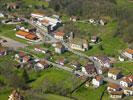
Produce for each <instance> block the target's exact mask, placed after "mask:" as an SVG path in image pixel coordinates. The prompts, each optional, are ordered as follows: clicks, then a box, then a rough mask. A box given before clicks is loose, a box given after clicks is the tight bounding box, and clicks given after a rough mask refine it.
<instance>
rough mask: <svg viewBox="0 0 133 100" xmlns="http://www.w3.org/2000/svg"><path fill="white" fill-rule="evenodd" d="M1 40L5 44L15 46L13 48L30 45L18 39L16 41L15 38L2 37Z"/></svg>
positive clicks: (10, 46)
mask: <svg viewBox="0 0 133 100" xmlns="http://www.w3.org/2000/svg"><path fill="white" fill-rule="evenodd" d="M0 40H1V41H0V42H1V44H2V45H3V46H5V47H9V48H13V49H18V48H25V47H26V46H28V45H27V44H23V43H20V42H18V41H15V40H13V39H10V38H7V37H3V36H1V37H0Z"/></svg>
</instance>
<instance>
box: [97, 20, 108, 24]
mask: <svg viewBox="0 0 133 100" xmlns="http://www.w3.org/2000/svg"><path fill="white" fill-rule="evenodd" d="M99 23H100V24H101V25H106V24H107V21H106V20H105V19H100V21H99Z"/></svg>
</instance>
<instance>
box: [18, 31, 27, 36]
mask: <svg viewBox="0 0 133 100" xmlns="http://www.w3.org/2000/svg"><path fill="white" fill-rule="evenodd" d="M16 34H17V35H21V36H27V35H28V34H29V32H25V31H21V30H20V31H18V32H17V33H16Z"/></svg>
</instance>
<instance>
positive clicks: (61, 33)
mask: <svg viewBox="0 0 133 100" xmlns="http://www.w3.org/2000/svg"><path fill="white" fill-rule="evenodd" d="M64 34H65V33H64V32H59V31H58V32H55V35H56V36H64Z"/></svg>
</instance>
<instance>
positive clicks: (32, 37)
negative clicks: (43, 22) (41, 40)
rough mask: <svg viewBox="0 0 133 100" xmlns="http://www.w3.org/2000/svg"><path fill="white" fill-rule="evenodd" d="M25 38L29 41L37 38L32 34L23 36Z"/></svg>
mask: <svg viewBox="0 0 133 100" xmlns="http://www.w3.org/2000/svg"><path fill="white" fill-rule="evenodd" d="M25 38H27V39H30V40H34V39H36V38H37V36H36V35H34V34H28V35H27V36H25Z"/></svg>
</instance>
